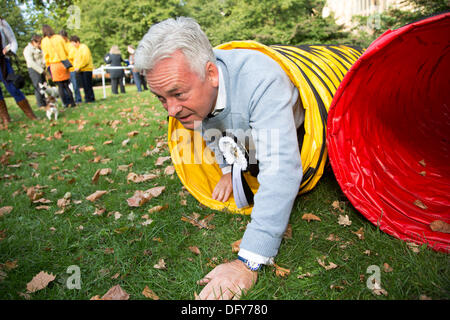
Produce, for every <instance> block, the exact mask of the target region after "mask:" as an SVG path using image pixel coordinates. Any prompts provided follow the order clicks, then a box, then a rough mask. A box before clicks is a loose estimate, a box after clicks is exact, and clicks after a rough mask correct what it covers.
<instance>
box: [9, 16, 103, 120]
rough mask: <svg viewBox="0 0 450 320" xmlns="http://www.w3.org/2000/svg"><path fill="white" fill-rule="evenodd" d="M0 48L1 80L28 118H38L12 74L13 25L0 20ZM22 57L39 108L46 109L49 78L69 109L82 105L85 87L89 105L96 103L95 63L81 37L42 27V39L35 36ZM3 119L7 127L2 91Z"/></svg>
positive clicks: (14, 43) (15, 48)
mask: <svg viewBox="0 0 450 320" xmlns="http://www.w3.org/2000/svg"><path fill="white" fill-rule="evenodd" d="M0 48H1V52H0V70H1V71H0V81H2V82H3V84H4V85H5V88H6V90H7V91H8V92H9V93H10V94H11V96H12V97H13V98H14V99H15V101H16V103H17V105H18V106H19V107H20V108H21V109H22V110H23V112H24V113H25V115H26V116H27V117H28V118H29V119H32V120H34V119H37V117H36V115H35V114H34V112H33V110H32V109H31V107H30V104H29V102H28V100H27V99H26V97H25V95H24V94H23V93H22V91H21V90H20V88H18V86H17V85H16V84H15V82H14V81H12V80H11V79H12V77H11V75H14V70H13V68H12V63H11V58H12V57H14V56H15V55H16V52H17V49H18V43H17V40H16V37H15V35H14V32H13V30H12V28H11V26H10V25H9V24H8V22H7V21H6V20H5V19H2V18H1V17H0ZM23 54H24V57H25V61H26V64H27V68H28V74H29V76H30V79H31V82H32V84H33V87H34V93H35V97H36V103H37V105H38V107H44V106H46V104H47V103H46V100H45V96H44V94H42V92H41V87H42V86H43V84H44V83H45V82H46V80H48V79H51V80H52V81H53V82H54V83H55V84H56V85H57V86H58V93H59V97H60V98H61V101H62V103H63V105H64V107H66V108H67V107H75V106H76V105H77V104H78V103H81V102H82V98H81V93H80V88H83V91H84V100H85V102H86V103H89V102H94V101H95V94H94V90H93V88H92V71H93V69H94V64H93V60H92V55H91V51H90V50H89V48H88V46H86V45H85V44H83V43H81V41H80V38H79V37H78V36H76V35H73V36H71V37H70V38H69V37H68V36H67V32H66V31H65V30H61V31H60V33H59V34H55V32H54V31H53V29H52V28H51V27H50V26H49V25H43V27H42V36H40V35H33V36H32V38H31V41H30V42H29V43H28V45H27V46H26V47H25V49H24V51H23ZM70 83H72V88H73V90H74V93H75V97H74V95H73V93H72V90H71V89H70V87H69V84H70ZM0 118H1V120H2V121H3V125H4V127H7V126H8V123H9V122H10V121H11V118H10V116H9V113H8V109H7V107H6V103H5V100H4V97H3V93H2V90H1V88H0Z"/></svg>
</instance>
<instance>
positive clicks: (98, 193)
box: [86, 190, 108, 202]
mask: <svg viewBox="0 0 450 320" xmlns="http://www.w3.org/2000/svg"><path fill="white" fill-rule="evenodd" d="M105 193H108V191H104V190H97V191H95V192H94V193H93V194H91V195H89V196H87V197H86V200H88V201H92V202H94V201H95V200H97V199H99V198H100V197H101V196H103V195H104V194H105Z"/></svg>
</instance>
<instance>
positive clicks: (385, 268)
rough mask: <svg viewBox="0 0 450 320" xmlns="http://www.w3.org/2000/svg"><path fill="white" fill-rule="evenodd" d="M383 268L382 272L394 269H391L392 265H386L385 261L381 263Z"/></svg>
mask: <svg viewBox="0 0 450 320" xmlns="http://www.w3.org/2000/svg"><path fill="white" fill-rule="evenodd" d="M383 270H384V272H392V271H394V269H392V267H391V266H390V265H388V264H387V263H386V262H385V263H383Z"/></svg>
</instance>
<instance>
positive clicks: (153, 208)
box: [148, 204, 169, 213]
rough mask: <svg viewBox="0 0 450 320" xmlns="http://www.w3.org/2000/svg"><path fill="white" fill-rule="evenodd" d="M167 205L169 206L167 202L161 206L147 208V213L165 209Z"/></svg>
mask: <svg viewBox="0 0 450 320" xmlns="http://www.w3.org/2000/svg"><path fill="white" fill-rule="evenodd" d="M168 207H169V205H168V204H165V205H163V206H154V207H152V208H150V209H148V213H154V212H159V211H162V210H165V209H167V208H168Z"/></svg>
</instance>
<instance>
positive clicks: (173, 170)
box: [164, 166, 175, 176]
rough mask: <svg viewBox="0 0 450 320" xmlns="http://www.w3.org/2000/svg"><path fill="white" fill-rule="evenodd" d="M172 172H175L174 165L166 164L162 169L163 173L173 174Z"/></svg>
mask: <svg viewBox="0 0 450 320" xmlns="http://www.w3.org/2000/svg"><path fill="white" fill-rule="evenodd" d="M174 173H175V167H174V166H167V167H166V168H165V169H164V174H165V175H168V176H170V175H172V174H174Z"/></svg>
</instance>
